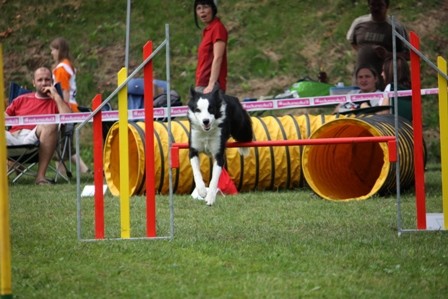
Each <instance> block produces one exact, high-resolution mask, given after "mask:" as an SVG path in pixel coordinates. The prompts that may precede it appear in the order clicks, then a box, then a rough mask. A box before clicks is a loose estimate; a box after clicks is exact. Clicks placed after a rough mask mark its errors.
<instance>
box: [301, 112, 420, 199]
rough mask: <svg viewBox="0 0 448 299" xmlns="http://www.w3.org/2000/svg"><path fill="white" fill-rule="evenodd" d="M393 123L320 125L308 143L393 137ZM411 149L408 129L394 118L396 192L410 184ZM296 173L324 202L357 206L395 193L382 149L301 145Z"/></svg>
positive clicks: (379, 119) (382, 118)
mask: <svg viewBox="0 0 448 299" xmlns="http://www.w3.org/2000/svg"><path fill="white" fill-rule="evenodd" d="M394 121H395V119H394V116H393V115H366V116H363V117H360V118H346V119H338V120H334V121H331V122H329V123H326V124H324V125H322V126H321V127H320V128H318V129H317V130H316V131H315V132H314V133H313V134H312V135H311V138H342V137H380V136H395V124H394ZM413 149H414V142H413V130H412V126H411V124H410V123H409V122H408V121H407V120H405V119H404V118H399V125H398V142H397V152H398V156H399V157H400V163H399V165H400V170H399V171H400V187H401V190H405V189H407V188H409V187H411V186H412V185H413V182H414V152H413ZM302 169H303V174H304V177H305V180H306V182H307V184H308V185H309V186H310V187H311V189H313V191H314V192H315V193H317V194H318V195H319V196H321V197H322V198H325V199H329V200H353V199H358V200H362V199H367V198H369V197H371V196H372V195H375V194H377V193H378V194H387V193H391V192H392V193H393V192H395V191H396V186H397V185H396V167H395V163H391V162H390V161H389V150H388V147H387V144H386V143H378V142H371V143H353V144H328V145H325V146H309V145H307V146H305V147H304V149H303V155H302Z"/></svg>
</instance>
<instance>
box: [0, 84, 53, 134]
mask: <svg viewBox="0 0 448 299" xmlns="http://www.w3.org/2000/svg"><path fill="white" fill-rule="evenodd" d="M5 112H6V114H8V115H9V116H25V115H40V114H58V113H59V110H58V106H57V104H56V102H55V101H54V100H53V99H51V98H38V97H37V95H36V93H35V92H31V93H27V94H24V95H21V96H19V97H17V98H16V99H15V100H14V101H12V103H11V104H10V105H9V106H8V107H7V108H6V111H5ZM35 126H36V125H19V126H12V127H11V128H10V129H9V131H10V132H11V133H12V132H15V131H19V130H22V129H28V130H32V129H34V127H35Z"/></svg>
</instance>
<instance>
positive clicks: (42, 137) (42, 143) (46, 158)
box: [5, 67, 71, 185]
mask: <svg viewBox="0 0 448 299" xmlns="http://www.w3.org/2000/svg"><path fill="white" fill-rule="evenodd" d="M33 86H34V87H35V88H36V92H32V93H27V94H23V95H21V96H18V97H17V98H16V99H14V101H12V103H11V104H10V105H9V106H8V107H7V108H6V111H5V113H6V115H7V116H24V115H39V114H57V113H70V112H71V110H70V107H69V106H68V105H67V103H66V102H65V101H64V100H63V99H62V98H61V96H60V95H59V94H58V92H57V90H56V88H55V87H54V86H53V80H52V76H51V71H50V70H49V69H48V68H46V67H41V68H38V69H37V70H36V71H35V72H34V74H33ZM57 139H58V125H57V124H45V125H44V124H40V125H17V126H12V127H11V128H10V129H9V131H6V142H7V144H8V145H21V144H33V143H37V142H39V164H38V168H37V175H36V180H35V182H36V184H37V185H48V184H51V183H52V182H51V181H49V180H48V179H46V178H45V173H46V171H47V168H48V165H49V163H50V161H51V159H52V157H53V154H54V151H55V149H56V144H57Z"/></svg>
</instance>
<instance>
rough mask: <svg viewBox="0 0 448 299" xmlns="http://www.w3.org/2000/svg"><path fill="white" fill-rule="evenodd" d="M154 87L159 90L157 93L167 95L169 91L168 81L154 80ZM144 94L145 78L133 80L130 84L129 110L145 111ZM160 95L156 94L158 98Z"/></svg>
mask: <svg viewBox="0 0 448 299" xmlns="http://www.w3.org/2000/svg"><path fill="white" fill-rule="evenodd" d="M153 84H154V86H155V87H156V88H157V93H161V94H163V93H165V94H166V90H167V83H166V81H162V80H153ZM143 94H144V81H143V78H133V79H131V80H129V82H128V109H129V110H133V109H143V108H144V102H143ZM157 95H158V94H154V97H156V96H157Z"/></svg>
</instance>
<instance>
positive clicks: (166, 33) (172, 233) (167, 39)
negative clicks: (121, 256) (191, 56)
mask: <svg viewBox="0 0 448 299" xmlns="http://www.w3.org/2000/svg"><path fill="white" fill-rule="evenodd" d="M165 36H166V37H165V40H166V48H165V51H166V88H167V95H166V96H167V110H168V111H167V112H168V134H169V136H168V163H169V172H168V173H169V189H170V237H171V240H172V239H173V238H174V200H173V168H172V167H171V147H172V145H173V142H172V140H171V79H170V77H171V74H170V63H171V59H170V25H169V24H165Z"/></svg>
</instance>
